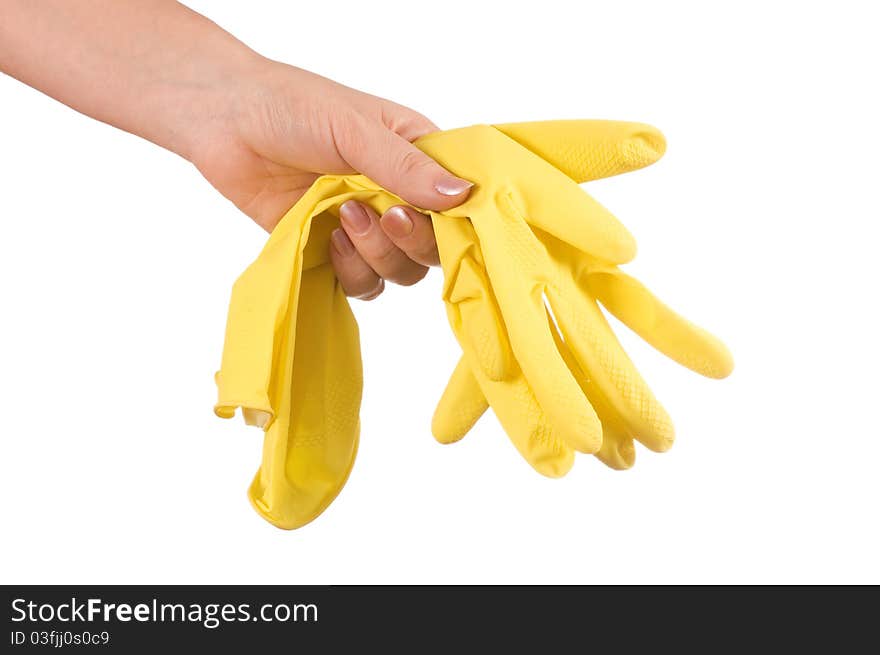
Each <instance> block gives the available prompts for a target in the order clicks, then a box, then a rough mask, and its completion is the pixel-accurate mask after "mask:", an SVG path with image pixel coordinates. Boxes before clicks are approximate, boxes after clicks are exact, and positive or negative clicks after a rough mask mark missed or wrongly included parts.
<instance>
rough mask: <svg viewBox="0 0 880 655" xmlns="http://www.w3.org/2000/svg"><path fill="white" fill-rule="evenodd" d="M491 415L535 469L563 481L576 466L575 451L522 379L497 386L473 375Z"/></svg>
mask: <svg viewBox="0 0 880 655" xmlns="http://www.w3.org/2000/svg"><path fill="white" fill-rule="evenodd" d="M474 377H475V378H477V380H478V384H479V386H480V388H481V389H482V390H483V391H484V393H485V394H486V398H487V399H488V401H489V405H490V406H491V407H492V411H493V412H494V413H495V416H496V417H497V418H498V422H499V423H501V426H502V427H503V428H504V431H505V432H506V433H507V436H508V438H509V439H510V441H511V443H512V444H513V445H514V447H515V448H516V449H517V451H519V454H520V455H522V457H523V459H525V460H526V461H527V462H528V463H529V464H530V465H531V467H532V468H533V469H535V470H536V471H537V472H538V473H540V474H541V475H545V476H547V477H549V478H560V477H562V476H564V475H565V474H566V473H568V472H569V471H570V470H571V467H572V466H573V465H574V451H573V450H572V449H571V448H570V447H569V446H568V445H567V442H566V441H565V440H564V439H563V438H561V437H560V436H559V430H557V429H555V428H554V423H553V421H551V420H550V418H549V417H548V415H547V413H546V412H545V411H544V409H543V408H542V406H541V404H540V403H539V402H538V398H537V396H536V394H535V392H534V391H533V390H532V388H531V387H529V384H528V382H527V380H526V378H525V377H524V376H523V375H517V376H515V377H513V378H512V379H510V380H505V381H503V382H496V381H493V380H489V379H487V378H485V377H482V376H481V375H480V374H479V373H478V372H476V371H474Z"/></svg>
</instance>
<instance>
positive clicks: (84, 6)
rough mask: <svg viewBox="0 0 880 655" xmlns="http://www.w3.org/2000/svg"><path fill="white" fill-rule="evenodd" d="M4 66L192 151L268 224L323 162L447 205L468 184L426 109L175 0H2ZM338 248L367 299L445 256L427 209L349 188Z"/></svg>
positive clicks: (349, 289) (59, 95) (225, 190)
mask: <svg viewBox="0 0 880 655" xmlns="http://www.w3.org/2000/svg"><path fill="white" fill-rule="evenodd" d="M0 71H3V72H4V73H7V74H8V75H11V76H12V77H15V78H17V79H19V80H21V81H22V82H24V83H25V84H28V85H29V86H32V87H34V88H36V89H38V90H40V91H42V92H43V93H45V94H47V95H49V96H51V97H53V98H55V99H57V100H59V101H61V102H63V103H64V104H66V105H68V106H70V107H72V108H73V109H76V110H77V111H79V112H82V113H83V114H86V115H88V116H91V117H93V118H95V119H97V120H100V121H103V122H105V123H109V124H110V125H114V126H116V127H118V128H120V129H122V130H125V131H127V132H131V133H133V134H136V135H138V136H141V137H143V138H145V139H147V140H149V141H151V142H153V143H155V144H157V145H159V146H161V147H163V148H166V149H168V150H170V151H172V152H174V153H176V154H178V155H180V156H181V157H184V158H186V159H187V160H189V161H190V162H192V163H193V164H194V165H195V166H196V168H198V170H199V171H200V172H201V173H202V175H204V176H205V178H206V179H207V180H208V181H209V182H210V183H211V184H212V185H213V186H214V188H216V189H217V190H218V191H219V192H220V193H222V194H223V195H224V196H225V197H226V198H228V199H229V200H231V201H232V202H233V203H235V205H236V206H237V207H238V208H239V209H241V211H242V212H244V213H245V214H247V215H248V216H250V217H251V218H252V219H253V220H254V221H255V222H256V223H258V224H259V225H260V226H262V227H263V228H264V229H265V230H267V231H271V230H272V229H273V228H274V227H275V225H276V224H277V223H278V221H279V220H280V219H281V217H282V216H283V215H284V213H285V212H286V211H287V210H288V209H289V208H290V207H291V206H292V205H293V204H294V203H296V201H297V200H298V199H299V198H300V197H301V196H302V195H303V194H304V193H305V192H306V190H307V189H308V188H309V186H310V185H311V184H312V182H314V181H315V179H317V178H318V176H319V175H321V174H324V173H352V172H359V173H363V174H364V175H367V176H368V177H370V178H371V179H373V180H374V181H376V182H377V183H379V184H380V185H382V186H384V187H385V188H387V189H388V190H390V191H391V192H393V193H395V194H396V195H398V196H399V197H401V198H403V199H404V200H406V201H407V202H410V203H412V204H413V205H416V206H419V207H422V208H425V209H434V210H443V209H449V208H451V207H454V206H456V205H459V204H461V203H462V202H464V200H465V199H466V198H467V195H468V193H469V190H470V187H471V184H470V182H468V181H466V180H462V179H460V178H457V177H455V176H454V175H452V174H451V173H449V172H448V171H446V170H444V169H443V168H442V167H441V166H439V165H438V164H437V163H436V162H434V161H432V160H431V159H430V158H428V157H427V156H426V155H425V154H423V153H422V152H421V151H419V150H418V149H417V148H415V147H414V146H413V145H412V144H411V141H413V140H415V139H417V138H418V137H420V136H422V135H424V134H428V133H429V132H433V131H435V130H437V129H438V128H437V126H435V125H434V124H433V123H432V122H431V121H429V120H428V119H427V118H425V117H424V116H422V115H421V114H419V113H417V112H415V111H413V110H411V109H408V108H406V107H403V106H401V105H398V104H395V103H393V102H391V101H389V100H385V99H383V98H378V97H376V96H372V95H369V94H366V93H362V92H360V91H356V90H354V89H351V88H348V87H346V86H343V85H341V84H338V83H336V82H333V81H331V80H328V79H326V78H323V77H321V76H319V75H315V74H313V73H310V72H308V71H305V70H302V69H299V68H296V67H293V66H289V65H287V64H283V63H280V62H276V61H272V60H270V59H267V58H265V57H262V56H261V55H259V54H257V53H256V52H254V51H253V50H251V49H250V48H248V47H247V46H246V45H244V44H243V43H241V42H240V41H238V40H237V39H235V37H233V36H232V35H231V34H229V33H228V32H225V31H224V30H222V29H221V28H220V27H218V26H217V25H216V24H214V23H212V22H211V21H209V20H208V19H207V18H205V17H204V16H201V15H200V14H198V13H196V12H194V11H192V10H190V9H188V8H187V7H184V6H183V5H181V4H179V3H177V2H172V1H170V0H141V1H137V2H119V1H118V0H78V1H77V2H70V1H69V0H40V2H33V0H0ZM340 218H341V224H342V227H341V228H340V229H338V230H336V231H335V232H334V233H333V235H332V238H331V251H330V258H331V261H332V262H333V266H334V268H335V270H336V273H337V277H338V278H339V280H340V283H341V284H342V287H343V289H344V290H345V292H346V293H347V294H348V295H350V296H354V297H358V298H362V299H364V300H372V299H373V298H376V297H377V296H378V295H379V294H381V293H382V291H383V289H384V288H385V281H386V280H387V281H389V282H394V283H397V284H404V285H410V284H414V283H415V282H418V281H419V280H421V279H422V278H423V277H424V276H425V274H426V273H427V271H428V267H429V266H433V265H436V264H438V263H439V260H438V256H437V246H436V243H435V242H434V234H433V229H432V227H431V222H430V219H428V217H426V216H425V215H423V214H421V213H419V212H418V211H416V210H415V209H413V208H412V207H410V206H398V207H393V208H391V209H389V210H388V211H387V212H386V213H385V214H384V215H382V216H378V215H377V214H376V212H375V211H373V210H372V209H371V208H370V207H368V206H366V205H363V204H361V203H357V202H348V203H346V204H345V205H343V206H342V208H341V210H340Z"/></svg>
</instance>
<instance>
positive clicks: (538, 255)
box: [430, 121, 733, 476]
mask: <svg viewBox="0 0 880 655" xmlns="http://www.w3.org/2000/svg"><path fill="white" fill-rule="evenodd" d="M497 129H498V130H499V131H500V132H503V133H505V134H506V135H508V136H509V137H511V138H512V139H514V140H516V141H517V142H518V143H521V144H523V145H525V146H527V147H528V148H529V150H530V151H532V152H533V153H534V154H535V155H538V156H539V157H540V158H542V159H543V160H545V161H547V162H549V163H551V164H553V165H555V166H556V167H558V168H559V169H560V170H562V171H564V172H565V173H566V174H567V175H568V176H569V177H570V178H571V179H572V181H575V182H584V181H587V180H592V179H598V178H600V177H605V176H608V175H614V174H617V173H622V172H626V171H629V170H634V169H637V168H641V167H643V166H645V165H648V164H650V163H652V162H653V161H656V159H658V158H659V157H660V156H661V155H662V153H663V149H664V142H663V139H662V136H661V135H660V134H659V132H657V131H656V130H654V129H653V128H649V127H647V126H640V125H636V124H627V123H611V122H605V121H557V122H552V123H532V124H518V125H508V126H505V125H501V126H498V127H497ZM512 153H513V151H511V153H510V154H509V155H508V157H510V158H513V157H514V155H513V154H512ZM430 154H432V155H433V156H435V157H436V156H437V153H435V152H431V153H430ZM437 158H438V159H439V160H440V161H441V163H446V162H444V161H443V158H442V157H437ZM452 170H453V171H454V172H456V173H457V174H459V175H462V176H465V177H467V176H468V173H467V172H465V171H463V170H460V169H456V168H452ZM471 179H473V178H471ZM478 179H479V178H478ZM494 180H495V182H496V183H497V184H499V185H500V186H501V187H502V189H503V185H504V181H503V180H501V179H499V177H498V176H497V175H496V177H495V178H494ZM509 183H510V182H509V181H508V184H509ZM510 188H511V187H508V189H510ZM504 196H505V191H503V190H502V191H496V193H495V198H496V207H494V208H490V209H489V212H496V214H497V216H498V218H495V219H494V220H493V219H492V218H490V219H488V220H487V219H486V218H485V215H486V214H483V215H482V216H480V215H473V216H472V223H473V227H474V228H475V229H472V228H471V227H470V226H469V225H467V224H465V223H460V224H452V223H450V222H449V221H444V220H438V219H437V217H435V220H434V229H435V232H436V233H437V241H438V247H439V250H440V256H441V261H443V265H444V271H445V272H446V273H447V278H446V287H445V289H444V298H445V299H446V301H447V306H448V309H449V316H450V321H451V322H452V324H453V327H454V329H455V331H456V334H457V335H459V341H460V343H461V345H462V349H463V350H464V352H465V355H464V357H463V358H462V360H461V361H460V362H459V364H458V366H457V367H456V369H455V371H454V372H453V375H452V377H451V379H450V382H449V385H448V386H447V389H446V391H445V392H444V395H443V397H442V398H441V400H440V403H439V404H438V407H437V411H436V412H435V416H434V421H433V425H432V427H433V432H434V435H435V437H436V438H437V439H438V440H439V441H441V442H445V443H449V442H453V441H457V440H458V439H460V438H461V437H463V436H464V434H465V433H467V431H468V430H469V429H470V428H471V426H472V425H473V424H474V423H475V422H476V420H477V419H478V418H479V417H480V415H482V413H483V412H484V411H485V410H486V409H487V407H488V406H489V405H491V406H492V408H493V409H494V411H495V413H496V415H497V416H498V418H499V420H500V421H501V423H502V425H503V426H504V428H505V430H506V431H507V433H508V435H509V436H510V438H511V440H512V441H513V443H514V445H516V447H517V448H518V450H519V451H520V452H521V453H522V454H523V456H524V457H525V458H526V459H527V460H528V461H529V463H531V464H532V466H533V467H534V468H536V469H537V470H538V471H540V472H541V473H543V474H545V475H549V476H560V475H564V474H565V473H566V472H567V471H568V469H569V468H570V467H571V465H572V463H573V458H574V453H573V450H572V449H573V448H574V449H578V450H583V451H585V452H591V451H590V450H588V449H587V448H584V447H579V445H580V446H583V444H579V443H578V442H577V441H573V440H572V439H571V437H570V432H568V430H570V428H571V426H572V425H576V424H574V423H571V424H566V423H565V418H564V415H562V414H561V413H559V412H555V414H554V409H553V408H552V407H548V406H547V405H545V403H544V402H542V400H541V399H540V397H539V392H540V387H539V386H537V385H541V384H546V382H541V381H540V380H538V382H537V383H535V382H533V381H532V380H533V379H534V378H532V377H530V376H529V374H528V371H536V370H540V367H541V366H542V365H544V364H546V365H549V366H554V367H555V368H556V371H557V372H556V373H555V374H554V377H555V380H550V381H549V385H550V386H549V390H550V393H551V395H552V394H553V393H554V392H555V390H556V389H558V388H559V385H557V384H555V381H557V380H559V379H561V378H564V377H565V375H564V373H563V374H561V373H559V370H560V369H559V367H558V366H557V365H556V364H557V360H558V358H559V357H561V359H562V361H563V362H564V363H565V366H566V369H567V371H566V372H569V373H570V376H571V377H572V378H573V379H574V380H575V381H576V383H577V385H578V388H579V390H580V391H581V392H582V393H583V395H584V396H585V397H586V399H587V400H588V401H589V405H590V406H591V407H592V408H593V409H594V410H595V412H596V416H597V418H598V421H599V422H600V423H601V427H600V428H599V429H600V430H601V433H600V434H601V438H600V447H598V450H593V451H592V452H595V453H596V455H597V456H598V457H599V458H600V459H601V460H602V461H603V462H605V463H606V464H608V465H609V466H612V467H614V468H627V467H629V466H631V465H632V464H633V462H634V458H635V449H634V447H633V438H636V439H638V440H639V441H641V442H642V443H644V444H645V445H647V446H648V447H649V448H651V449H652V450H656V451H663V450H666V449H668V448H669V446H670V445H671V444H672V440H673V436H674V435H673V428H672V422H671V420H670V419H669V417H668V415H667V414H666V412H665V410H663V408H662V407H661V406H660V405H659V403H658V402H657V401H656V399H655V398H654V396H653V394H652V393H651V391H650V389H648V387H647V386H646V384H645V383H644V381H643V380H642V378H641V376H640V375H639V374H638V372H637V371H636V369H635V367H634V366H633V365H632V363H631V361H630V360H629V358H628V357H627V355H626V353H625V352H624V351H623V349H622V347H621V346H620V344H619V342H618V341H617V339H616V337H615V336H614V334H613V332H612V330H611V328H610V326H609V325H608V322H607V321H606V320H605V318H604V316H603V315H602V312H601V311H600V310H599V307H598V305H597V303H596V300H597V299H598V300H599V301H601V302H602V304H603V305H604V306H605V307H606V309H608V310H609V311H610V312H611V313H612V314H614V315H615V316H616V317H617V318H619V319H620V320H621V321H623V322H624V323H625V324H627V325H628V326H629V327H631V328H632V329H633V330H634V331H635V332H637V333H638V334H639V335H641V336H642V337H643V338H644V339H645V340H646V341H648V342H649V343H651V344H652V345H653V346H654V347H655V348H657V349H658V350H660V351H661V352H663V353H665V354H667V355H668V356H670V357H672V358H673V359H675V360H676V361H678V362H679V363H681V364H683V365H685V366H687V367H688V368H691V369H693V370H695V371H697V372H698V373H701V374H703V375H706V376H709V377H716V378H720V377H724V376H726V375H728V374H729V373H730V371H731V370H732V367H733V361H732V358H731V357H730V354H729V352H728V351H727V349H726V348H725V347H724V345H723V344H722V343H721V342H720V341H718V340H717V339H716V338H715V337H713V336H711V335H710V334H708V333H707V332H705V331H704V330H702V329H700V328H698V327H696V326H694V325H692V324H691V323H689V322H687V321H686V320H685V319H683V318H681V317H680V316H678V315H677V314H675V313H674V312H672V311H671V310H670V309H669V308H667V307H666V306H665V305H663V304H662V303H661V302H660V301H659V300H657V299H656V298H655V297H654V296H653V295H652V294H651V293H650V292H649V291H648V290H647V289H646V288H645V287H644V286H643V285H641V283H639V282H638V281H636V280H635V279H633V278H631V277H629V276H627V275H626V274H624V273H623V272H621V271H620V270H619V269H618V268H617V266H615V265H614V264H613V262H614V258H613V257H609V256H607V254H606V256H605V258H604V259H603V258H602V257H601V255H599V256H594V255H596V254H597V253H598V251H597V248H596V245H595V244H590V245H589V246H588V247H587V248H584V247H583V246H582V244H579V243H578V242H576V241H574V240H573V239H566V238H565V237H564V236H563V234H562V232H563V231H564V230H565V229H567V226H568V225H569V222H570V220H571V217H572V215H573V214H574V212H575V209H574V208H570V209H569V210H568V211H563V213H561V214H560V216H561V217H562V218H560V219H559V223H561V224H563V225H564V226H565V227H563V228H562V229H559V226H558V225H556V224H555V223H554V221H553V220H548V219H546V218H545V219H544V220H543V221H542V223H543V225H537V224H536V222H535V221H533V220H532V221H530V220H529V218H530V217H531V216H532V214H531V213H529V212H530V211H533V210H532V208H531V206H530V205H529V204H528V200H529V199H528V198H523V196H519V201H520V204H519V205H517V204H516V202H509V203H505V202H504ZM507 197H508V198H511V197H513V198H516V197H517V196H515V195H512V194H509V193H508V196H507ZM499 198H500V200H498V199H499ZM599 215H600V216H602V214H599ZM580 220H583V221H587V222H591V221H593V220H594V219H593V217H592V216H591V215H590V214H587V213H582V214H581V216H580ZM601 220H602V221H605V220H606V219H605V218H604V217H602V218H601ZM528 223H531V224H532V226H531V227H530V226H529V225H528ZM554 234H555V235H556V236H554ZM513 235H516V236H513ZM559 237H562V238H559ZM599 238H602V236H601V235H600V237H599ZM452 243H454V244H456V245H455V246H454V247H451V246H450V244H452ZM450 252H452V253H453V257H452V258H451V260H450V261H447V259H446V257H445V255H448V254H449V253H450ZM462 252H466V253H467V254H466V255H465V256H462V255H461V254H460V253H462ZM606 252H607V250H606ZM489 253H491V255H490V254H489ZM620 259H621V260H622V259H623V258H622V257H621V258H620ZM505 260H506V261H507V262H508V264H507V267H506V270H505ZM493 261H494V262H495V266H496V268H495V269H494V270H493V269H492V267H491V262H493ZM456 262H462V264H461V266H463V267H464V269H465V271H466V272H465V275H464V276H462V275H461V273H460V272H459V274H458V275H457V276H456V275H450V270H452V269H453V267H454V266H455V265H456ZM522 262H526V263H527V264H528V265H530V266H532V267H534V268H532V270H525V271H523V270H522V268H521V266H520V264H521V263H522ZM535 263H537V266H536V265H535ZM483 270H485V271H487V273H482V274H481V273H480V272H481V271H483ZM473 271H477V273H476V274H475V273H473ZM511 277H519V278H521V280H522V281H521V283H520V284H521V286H520V289H519V293H520V295H526V294H528V295H530V296H531V302H528V303H522V304H520V305H519V307H517V305H516V304H514V303H513V302H510V301H509V300H505V299H506V298H512V297H515V296H510V295H508V296H504V295H501V294H502V293H509V292H505V291H502V292H501V293H499V287H503V286H504V285H507V286H509V284H510V283H509V282H508V279H509V278H511ZM499 281H500V282H501V284H499ZM542 292H543V294H542ZM514 293H516V292H514ZM493 295H494V296H495V297H496V298H497V302H496V301H495V300H493ZM542 296H546V299H547V301H548V302H549V306H550V307H551V308H552V310H553V316H555V319H556V323H557V324H558V326H559V330H561V334H560V333H559V331H557V329H556V327H555V325H554V321H553V320H552V318H551V317H549V313H548V312H546V310H545V307H544V301H543V297H542ZM506 303H508V305H509V309H508V305H506ZM465 307H467V308H466V309H465ZM506 309H507V311H505V310H506ZM527 315H528V321H529V323H530V329H529V332H528V333H527V334H522V333H523V329H522V326H523V324H524V323H525V321H526V316H527ZM505 328H506V329H505ZM517 333H518V334H519V337H517V336H515V335H516V334H517ZM544 333H546V334H547V335H548V336H549V339H550V341H551V343H552V348H551V347H549V346H547V338H548V337H545V336H544ZM507 334H509V341H506V340H505V337H506V336H507ZM536 335H537V336H536ZM517 338H518V339H520V341H521V344H522V345H521V348H520V350H519V352H517V350H516V347H515V346H514V343H515V341H514V340H515V339H517ZM540 341H543V343H544V346H543V350H542V351H530V350H529V344H530V343H531V344H535V343H539V342H540ZM495 344H500V345H501V350H499V351H495V350H494V348H495ZM508 344H509V345H508ZM520 353H522V355H520ZM523 358H525V362H524V363H523V365H522V370H521V371H518V370H517V367H516V366H515V365H512V364H511V361H512V360H516V361H517V362H522V361H523ZM498 362H504V364H503V365H502V366H501V367H498V366H497V363H498ZM500 368H504V369H505V370H506V371H507V374H499V373H500V370H499V369H500ZM566 381H568V380H567V379H566ZM562 393H567V394H568V397H569V398H572V397H573V396H572V394H571V393H570V392H567V391H564V392H562ZM562 393H560V396H561V395H562ZM545 396H546V392H545ZM563 411H564V408H563ZM588 429H589V430H590V433H589V434H590V436H593V435H594V432H593V431H594V430H595V429H596V428H595V425H589V427H588Z"/></svg>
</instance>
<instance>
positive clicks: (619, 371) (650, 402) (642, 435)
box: [547, 276, 675, 452]
mask: <svg viewBox="0 0 880 655" xmlns="http://www.w3.org/2000/svg"><path fill="white" fill-rule="evenodd" d="M547 297H548V299H549V301H550V307H551V308H552V310H553V314H554V316H555V317H556V322H557V324H558V325H559V328H560V330H561V331H562V336H563V338H564V340H565V344H566V345H567V346H568V347H569V349H570V350H571V352H572V354H574V356H575V359H576V360H577V362H578V364H579V365H580V367H581V369H582V370H583V372H584V373H585V375H586V377H587V378H588V379H589V380H590V384H591V387H593V388H595V393H591V395H592V396H594V397H597V398H601V402H602V403H604V404H605V405H607V407H608V412H609V413H611V414H613V415H614V416H615V417H619V421H620V422H621V423H622V424H623V425H625V426H627V428H628V430H629V432H631V434H632V435H634V436H635V437H636V438H637V439H638V440H639V441H641V442H642V443H643V444H645V445H646V446H647V447H648V448H650V449H651V450H655V451H658V452H662V451H665V450H668V449H669V448H670V447H671V446H672V442H673V440H674V438H675V433H674V428H673V426H672V420H671V419H670V418H669V415H668V414H667V413H666V410H665V409H663V407H662V406H661V405H660V403H659V402H658V401H657V399H656V398H655V397H654V394H653V393H652V392H651V390H650V389H649V388H648V385H647V384H646V383H645V381H644V380H643V379H642V376H641V375H640V374H639V372H638V371H637V370H636V368H635V366H633V363H632V361H630V359H629V357H628V356H627V354H626V352H625V351H624V350H623V347H622V346H621V345H620V342H619V341H618V340H617V337H616V336H615V335H614V332H613V331H612V330H611V326H609V325H608V322H607V321H606V320H605V317H604V316H603V315H602V312H601V310H600V309H599V306H598V305H597V304H596V302H595V301H593V300H592V299H588V298H586V297H584V296H583V295H582V292H581V291H580V290H579V289H578V288H577V287H576V285H575V284H574V282H573V281H572V280H571V279H570V278H566V277H564V276H560V279H559V280H558V282H557V284H556V285H550V286H548V288H547Z"/></svg>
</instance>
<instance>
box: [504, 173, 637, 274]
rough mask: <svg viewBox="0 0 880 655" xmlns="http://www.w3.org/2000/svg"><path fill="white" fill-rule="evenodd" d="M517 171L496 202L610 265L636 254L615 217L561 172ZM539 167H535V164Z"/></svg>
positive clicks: (621, 225)
mask: <svg viewBox="0 0 880 655" xmlns="http://www.w3.org/2000/svg"><path fill="white" fill-rule="evenodd" d="M534 162H540V163H541V164H544V165H545V166H546V167H547V169H549V171H548V170H540V171H538V170H536V171H526V170H524V169H525V168H526V167H523V168H522V169H518V170H517V174H518V176H519V178H518V180H517V181H516V184H515V185H514V186H513V187H511V188H510V190H509V191H508V193H507V194H506V195H504V196H501V197H500V198H499V199H498V201H499V202H500V203H502V204H506V205H507V206H506V207H505V210H506V211H508V212H512V213H516V214H519V215H521V216H522V217H524V220H526V221H527V222H528V223H529V224H530V225H533V226H535V227H537V228H539V229H541V230H544V231H545V232H548V233H550V234H552V235H553V236H554V237H556V238H558V239H561V240H562V241H564V242H566V243H568V244H571V245H572V246H574V247H575V248H577V249H578V250H580V251H581V252H584V253H586V254H588V255H592V256H594V257H597V258H599V259H601V260H604V261H607V262H610V263H612V264H625V263H626V262H628V261H630V260H631V259H632V258H633V257H635V254H636V242H635V239H634V238H633V236H632V235H631V234H630V233H629V231H628V230H627V229H626V228H625V227H624V226H623V224H622V223H621V222H620V221H619V220H617V218H616V217H615V216H614V215H613V214H612V213H611V212H609V211H608V210H607V209H605V207H603V206H602V205H601V204H600V203H599V202H598V201H596V200H595V199H593V198H592V197H591V196H590V195H589V194H587V193H586V192H584V190H583V189H581V188H580V187H579V186H578V185H577V184H575V183H574V182H573V181H572V180H571V179H569V178H568V177H567V176H566V175H564V174H563V173H562V172H561V171H559V170H557V169H555V168H553V167H552V166H549V165H547V164H546V162H544V161H543V160H542V159H539V158H536V159H535V160H534V161H532V162H530V163H534ZM535 168H539V167H537V166H536V167H535Z"/></svg>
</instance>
